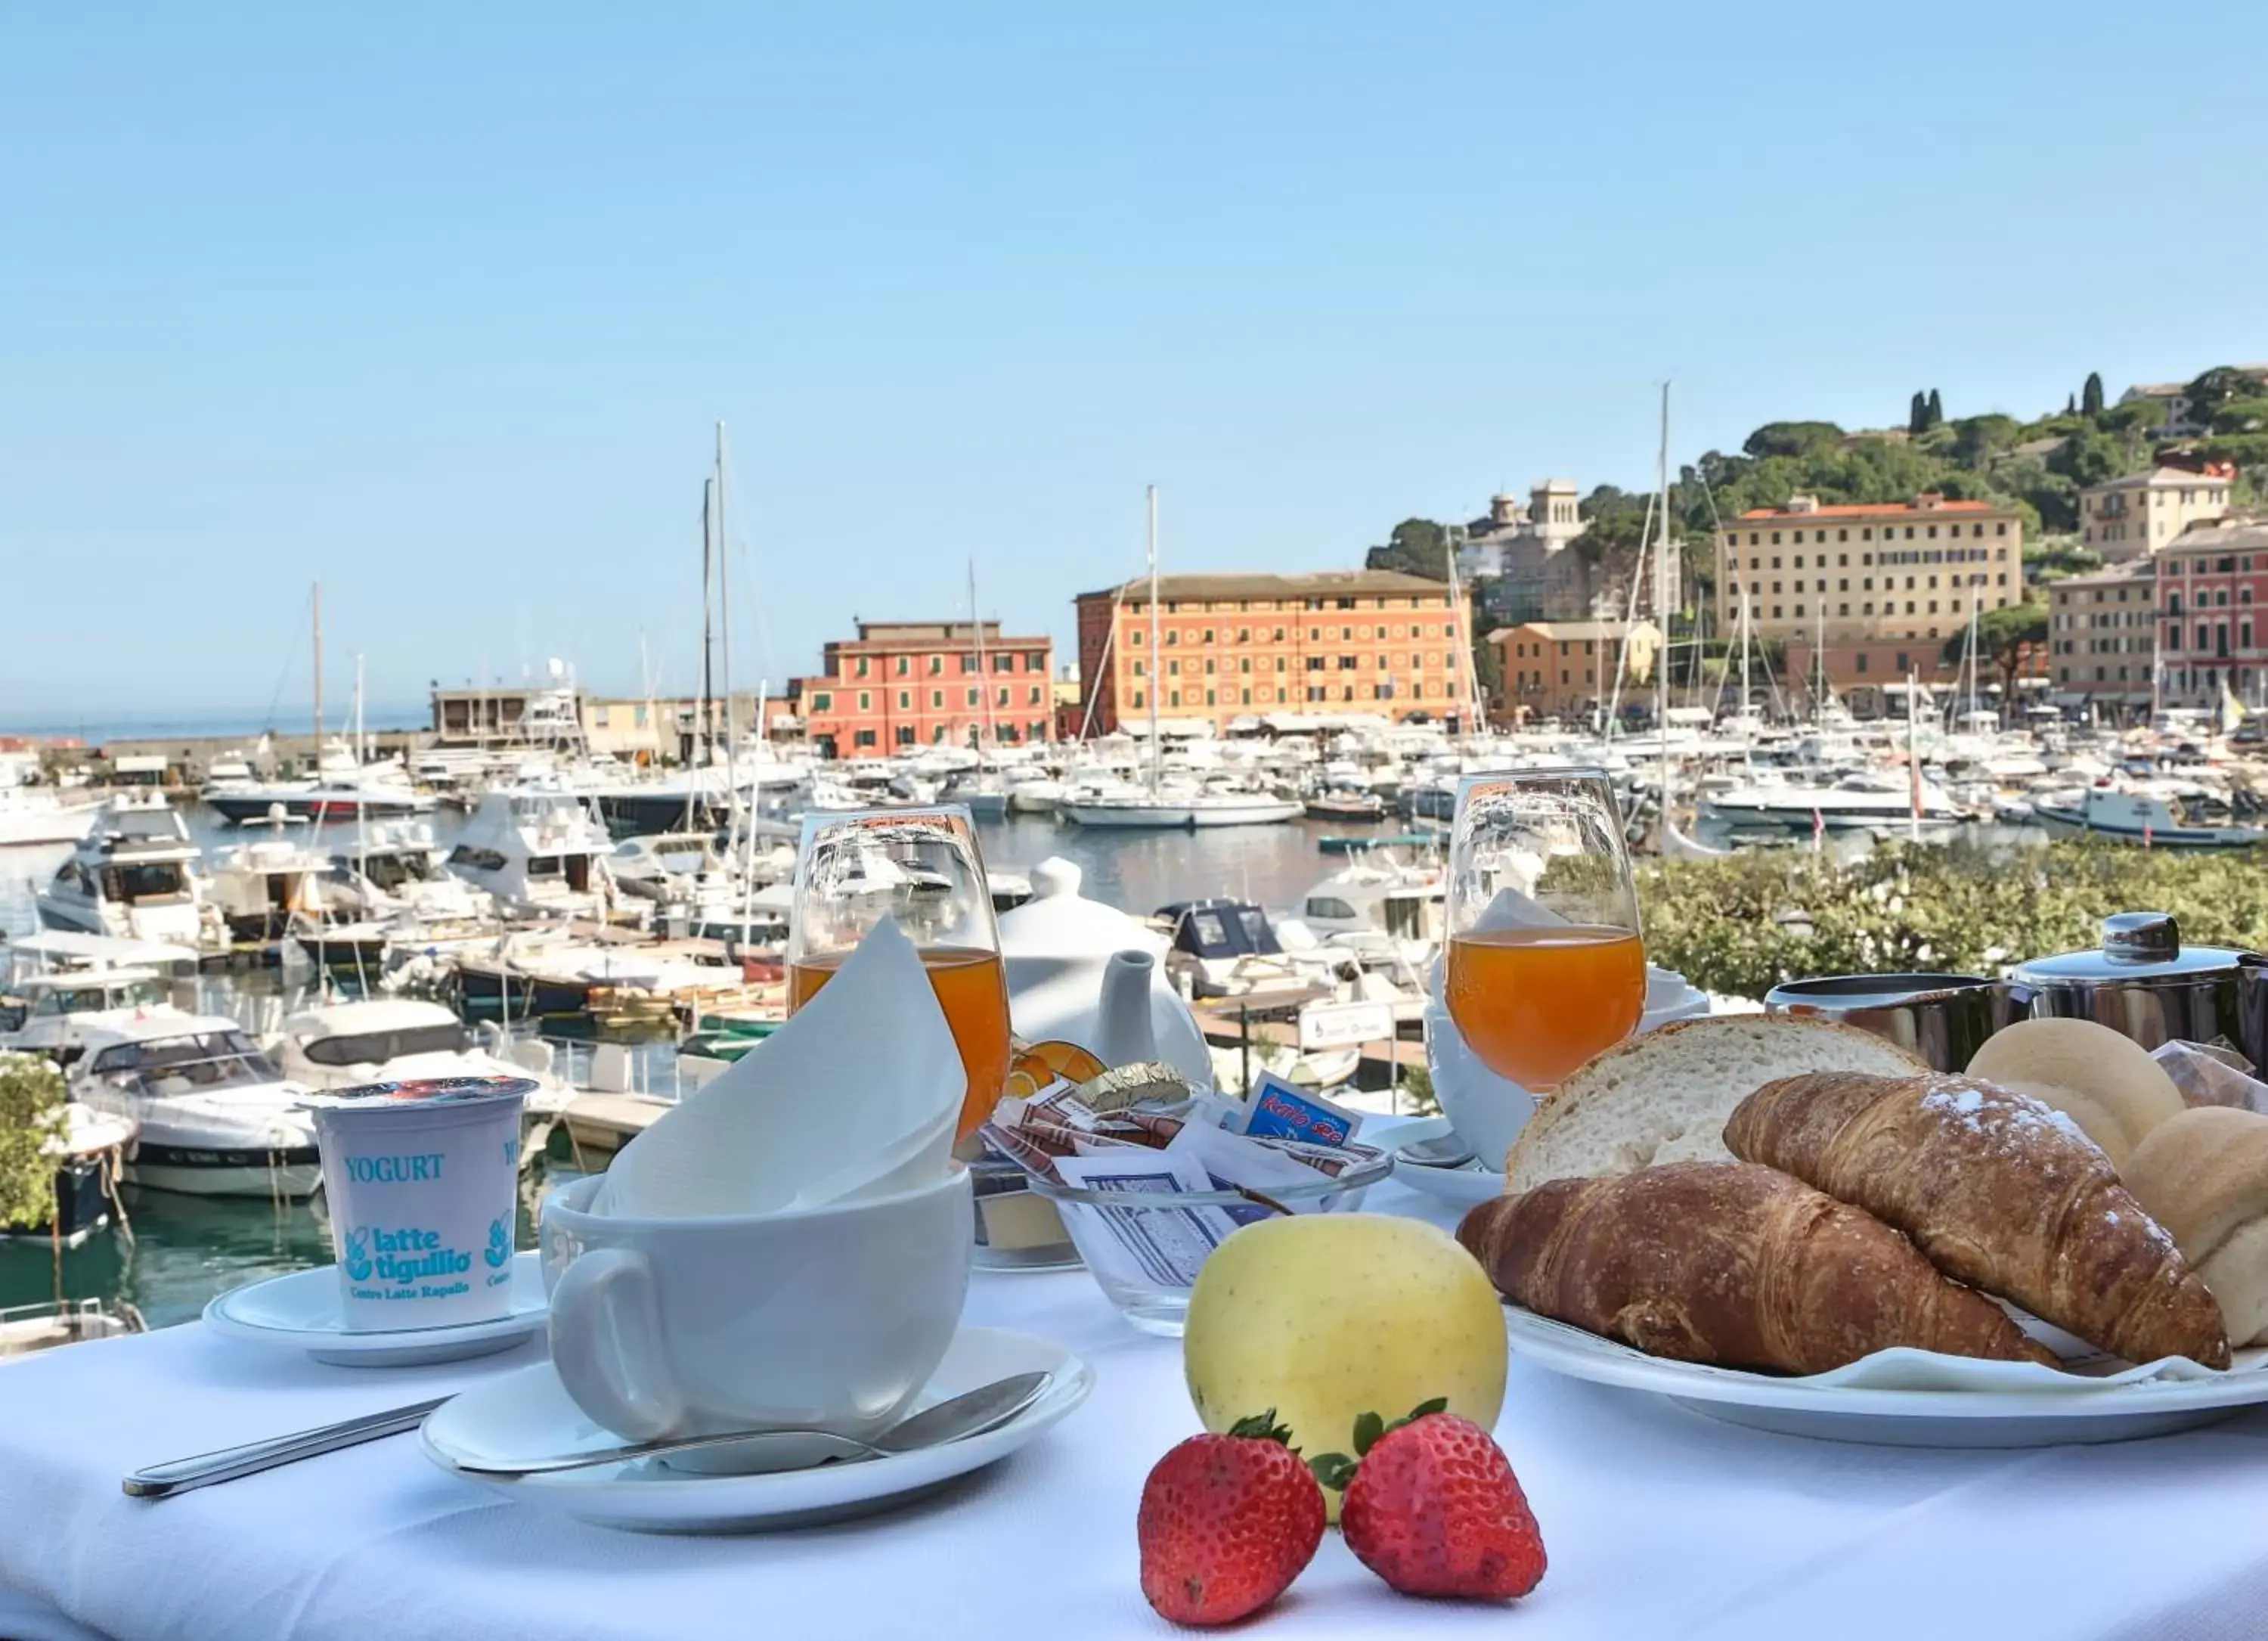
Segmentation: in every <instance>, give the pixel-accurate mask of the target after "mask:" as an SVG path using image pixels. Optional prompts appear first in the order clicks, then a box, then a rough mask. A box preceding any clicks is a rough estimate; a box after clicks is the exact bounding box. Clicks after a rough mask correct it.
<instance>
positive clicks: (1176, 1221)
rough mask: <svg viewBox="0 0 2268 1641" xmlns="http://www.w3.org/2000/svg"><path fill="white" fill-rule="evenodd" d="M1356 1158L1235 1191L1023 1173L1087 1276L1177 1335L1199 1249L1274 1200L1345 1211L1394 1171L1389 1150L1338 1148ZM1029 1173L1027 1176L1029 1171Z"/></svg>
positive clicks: (1126, 1310) (1208, 1248) (1136, 1315)
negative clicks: (1069, 1181)
mask: <svg viewBox="0 0 2268 1641" xmlns="http://www.w3.org/2000/svg"><path fill="white" fill-rule="evenodd" d="M1345 1149H1346V1151H1347V1153H1348V1155H1349V1156H1351V1157H1354V1158H1355V1159H1356V1160H1355V1161H1353V1162H1351V1163H1350V1164H1348V1165H1347V1168H1346V1170H1345V1172H1343V1173H1341V1174H1339V1175H1337V1177H1336V1178H1333V1177H1330V1176H1325V1175H1318V1176H1317V1177H1316V1179H1315V1181H1314V1183H1313V1184H1312V1185H1309V1184H1305V1183H1302V1184H1299V1185H1290V1186H1270V1188H1269V1189H1268V1191H1267V1192H1266V1193H1265V1195H1264V1199H1263V1196H1262V1194H1258V1193H1247V1192H1242V1191H1178V1192H1169V1193H1152V1192H1147V1191H1097V1190H1094V1189H1093V1188H1091V1187H1088V1186H1068V1185H1058V1184H1057V1183H1056V1182H1055V1181H1053V1180H1049V1179H1030V1186H1031V1190H1032V1192H1033V1194H1035V1195H1037V1196H1041V1197H1044V1198H1046V1199H1047V1200H1048V1201H1049V1202H1051V1203H1053V1204H1054V1205H1055V1208H1056V1210H1057V1212H1058V1213H1059V1214H1061V1215H1062V1216H1063V1223H1064V1229H1065V1230H1066V1231H1069V1232H1070V1233H1071V1242H1072V1244H1073V1245H1074V1246H1076V1247H1077V1248H1078V1250H1079V1256H1080V1258H1081V1260H1083V1261H1084V1262H1085V1264H1086V1268H1087V1269H1088V1270H1089V1271H1090V1272H1092V1273H1093V1274H1094V1280H1095V1283H1096V1285H1097V1286H1099V1287H1100V1288H1101V1290H1102V1291H1103V1292H1104V1293H1105V1294H1106V1295H1108V1297H1109V1299H1110V1303H1111V1304H1113V1305H1116V1306H1117V1307H1118V1313H1119V1314H1120V1315H1121V1316H1123V1317H1124V1318H1125V1319H1127V1320H1128V1321H1129V1322H1131V1323H1132V1324H1133V1325H1134V1326H1135V1327H1138V1328H1140V1329H1141V1330H1142V1331H1143V1332H1144V1333H1145V1334H1163V1335H1165V1336H1166V1337H1167V1338H1179V1337H1180V1336H1181V1332H1182V1319H1183V1318H1184V1317H1185V1316H1186V1315H1187V1314H1188V1312H1189V1288H1190V1286H1191V1284H1193V1283H1194V1282H1196V1281H1197V1271H1198V1269H1199V1268H1201V1267H1202V1266H1203V1265H1204V1260H1205V1258H1206V1256H1207V1255H1209V1254H1210V1253H1211V1252H1212V1250H1213V1249H1214V1248H1216V1247H1218V1246H1219V1245H1220V1243H1221V1241H1222V1240H1223V1239H1224V1238H1226V1236H1227V1235H1228V1233H1229V1232H1230V1231H1234V1230H1236V1229H1237V1228H1239V1227H1240V1226H1242V1225H1246V1224H1249V1223H1252V1222H1253V1221H1254V1220H1256V1219H1269V1218H1273V1217H1274V1216H1276V1214H1277V1213H1278V1211H1279V1210H1278V1209H1276V1208H1273V1207H1270V1206H1269V1204H1270V1203H1271V1202H1273V1203H1280V1204H1282V1205H1283V1207H1284V1208H1285V1209H1290V1210H1292V1211H1293V1212H1298V1213H1326V1214H1330V1213H1351V1212H1353V1211H1354V1210H1355V1209H1359V1208H1360V1207H1361V1206H1362V1199H1363V1194H1364V1193H1365V1192H1366V1191H1368V1190H1369V1188H1370V1187H1371V1186H1374V1185H1376V1184H1377V1183H1378V1182H1379V1181H1380V1180H1381V1179H1385V1178H1386V1176H1387V1175H1388V1174H1390V1173H1392V1172H1394V1159H1393V1157H1390V1156H1388V1155H1387V1154H1386V1153H1385V1152H1383V1151H1381V1150H1377V1149H1374V1148H1373V1147H1370V1146H1366V1145H1350V1146H1348V1147H1346V1148H1345ZM1027 1178H1028V1176H1027Z"/></svg>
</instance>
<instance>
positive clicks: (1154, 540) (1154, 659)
mask: <svg viewBox="0 0 2268 1641" xmlns="http://www.w3.org/2000/svg"><path fill="white" fill-rule="evenodd" d="M1148 499H1149V518H1150V796H1151V798H1152V801H1153V802H1154V801H1155V800H1156V798H1157V795H1158V783H1159V779H1160V774H1161V772H1162V765H1161V763H1160V756H1159V751H1158V684H1159V672H1158V669H1159V667H1160V665H1161V664H1162V663H1160V661H1159V660H1158V645H1159V643H1160V639H1159V637H1158V487H1157V486H1156V485H1155V484H1152V485H1151V486H1150V488H1149V492H1148Z"/></svg>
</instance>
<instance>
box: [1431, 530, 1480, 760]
mask: <svg viewBox="0 0 2268 1641" xmlns="http://www.w3.org/2000/svg"><path fill="white" fill-rule="evenodd" d="M1441 556H1442V558H1444V559H1445V560H1446V561H1447V566H1448V572H1449V630H1450V631H1451V632H1456V631H1457V629H1458V628H1460V627H1462V626H1464V625H1467V624H1466V623H1465V622H1463V621H1461V620H1459V619H1458V617H1460V616H1462V615H1463V614H1464V600H1463V599H1462V597H1460V596H1459V595H1458V592H1457V543H1456V539H1455V538H1454V536H1451V535H1450V534H1449V533H1448V531H1447V530H1446V529H1445V530H1443V531H1442V532H1441ZM1449 653H1450V654H1451V656H1452V657H1453V658H1454V659H1452V660H1451V662H1450V663H1449V664H1450V665H1451V666H1452V667H1454V668H1455V669H1456V679H1455V688H1456V691H1457V693H1458V695H1459V696H1460V697H1462V705H1461V706H1459V707H1458V708H1457V743H1458V744H1459V745H1460V746H1462V747H1464V748H1466V749H1468V750H1469V749H1470V747H1471V745H1472V739H1473V717H1474V708H1475V707H1476V706H1477V705H1478V704H1479V700H1480V692H1481V690H1480V674H1479V673H1478V672H1477V671H1476V670H1475V669H1474V668H1473V664H1472V660H1473V635H1472V634H1471V633H1470V632H1466V633H1463V634H1462V635H1461V636H1460V638H1459V639H1458V640H1457V647H1456V648H1455V649H1454V650H1452V651H1450V652H1449Z"/></svg>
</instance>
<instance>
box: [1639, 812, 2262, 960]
mask: <svg viewBox="0 0 2268 1641" xmlns="http://www.w3.org/2000/svg"><path fill="white" fill-rule="evenodd" d="M2257 883H2258V868H2257V866H2256V865H2255V864H2253V863H2252V862H2251V861H2250V860H2249V859H2248V858H2247V857H2246V856H2244V855H2242V854H2185V853H2177V852H2175V851H2171V850H2163V849H2158V850H2150V849H2137V848H2134V847H2132V846H2131V845H2123V844H2115V843H2107V842H2101V841H2094V842H2073V843H2054V844H2050V845H2048V846H2046V847H2044V848H2038V849H2030V850H2024V851H2021V852H2019V853H2016V854H2013V855H2011V854H2005V853H1995V852H1988V851H1986V850H1984V849H1980V848H1977V847H1974V846H1962V845H1953V846H1947V847H1942V848H1936V847H1927V846H1914V845H1911V844H1907V843H1903V842H1898V843H1889V844H1885V845H1884V846H1881V848H1879V849H1877V850H1876V851H1875V852H1874V854H1871V855H1868V856H1867V857H1866V858H1865V859H1863V860H1859V861H1853V862H1852V864H1850V865H1848V866H1837V865H1836V864H1835V863H1834V862H1833V861H1831V860H1830V859H1828V858H1827V857H1825V856H1823V855H1816V854H1809V853H1808V852H1802V851H1796V850H1786V851H1751V852H1748V853H1744V854H1735V855H1734V856H1732V857H1730V858H1728V859H1727V860H1722V861H1656V862H1651V863H1649V864H1648V865H1646V867H1645V868H1643V869H1641V871H1640V873H1639V895H1640V898H1641V900H1642V902H1643V905H1644V913H1645V923H1646V955H1647V957H1649V958H1651V959H1652V960H1653V962H1655V963H1657V964H1659V965H1661V966H1662V967H1663V968H1667V969H1675V970H1677V971H1679V972H1682V973H1683V974H1684V976H1685V977H1686V979H1689V980H1690V981H1691V982H1692V983H1693V984H1694V985H1696V986H1698V987H1702V988H1703V989H1704V990H1705V991H1712V992H1721V993H1727V994H1731V995H1734V996H1738V997H1753V998H1762V997H1763V996H1764V994H1765V993H1766V992H1768V991H1770V990H1771V988H1772V987H1775V986H1777V985H1778V984H1780V983H1781V982H1782V981H1783V980H1789V979H1802V978H1804V977H1807V976H1811V975H1822V974H1863V973H1869V972H1885V971H1899V970H1916V969H1939V970H1952V971H1958V972H1969V973H1977V974H1999V973H2000V972H2003V971H2004V970H2005V969H2007V968H2008V967H2009V966H2011V965H2014V964H2017V963H2021V962H2023V961H2025V960H2026V959H2028V958H2030V957H2045V956H2048V955H2050V954H2051V953H2054V952H2058V951H2070V950H2076V949H2078V948H2080V947H2084V946H2093V945H2095V943H2096V942H2097V938H2098V925H2099V923H2100V920H2102V918H2103V917H2104V916H2106V915H2107V914H2109V913H2113V912H2142V911H2148V912H2170V913H2173V914H2174V916H2175V917H2176V919H2178V920H2179V921H2180V923H2181V928H2182V938H2183V941H2184V942H2188V943H2191V944H2197V945H2213V946H2234V947H2238V948H2243V949H2253V950H2257V949H2259V948H2262V947H2264V946H2268V900H2264V898H2262V897H2261V896H2260V895H2259V893H2258V891H2257Z"/></svg>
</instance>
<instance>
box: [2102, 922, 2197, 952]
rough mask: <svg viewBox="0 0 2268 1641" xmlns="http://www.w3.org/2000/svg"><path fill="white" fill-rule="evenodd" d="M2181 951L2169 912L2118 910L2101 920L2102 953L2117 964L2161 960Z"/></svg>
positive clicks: (2176, 926)
mask: <svg viewBox="0 0 2268 1641" xmlns="http://www.w3.org/2000/svg"><path fill="white" fill-rule="evenodd" d="M2181 951H2182V926H2181V925H2180V924H2179V923H2178V922H2176V920H2175V919H2174V914H2173V913H2170V912H2118V913H2113V914H2112V915H2110V916H2109V917H2107V918H2104V919H2103V920H2102V955H2103V956H2104V957H2109V958H2110V959H2112V960H2113V961H2115V962H2118V963H2162V962H2164V961H2165V960H2166V959H2168V958H2169V957H2179V956H2180V955H2181Z"/></svg>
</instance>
